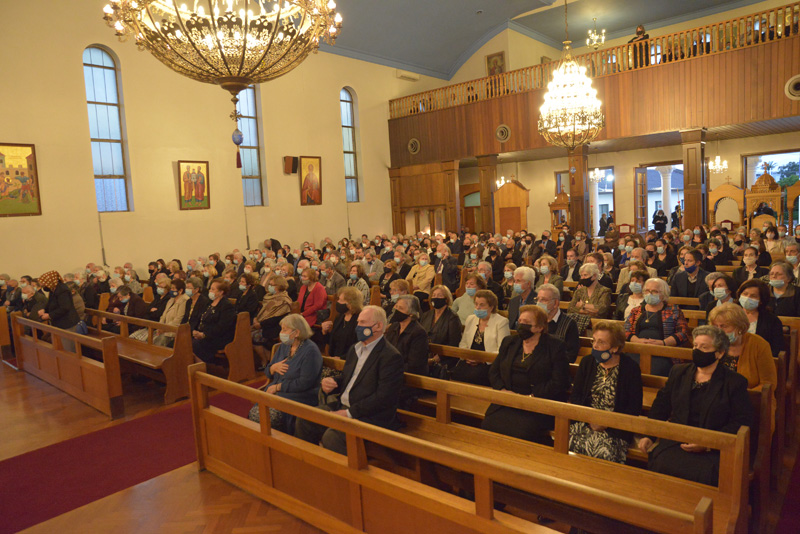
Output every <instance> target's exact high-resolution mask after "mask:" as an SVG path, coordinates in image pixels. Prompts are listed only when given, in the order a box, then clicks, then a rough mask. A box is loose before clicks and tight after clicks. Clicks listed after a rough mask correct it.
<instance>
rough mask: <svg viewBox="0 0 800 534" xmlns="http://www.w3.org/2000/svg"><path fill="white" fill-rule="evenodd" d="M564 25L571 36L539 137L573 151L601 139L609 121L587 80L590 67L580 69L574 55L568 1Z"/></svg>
mask: <svg viewBox="0 0 800 534" xmlns="http://www.w3.org/2000/svg"><path fill="white" fill-rule="evenodd" d="M564 24H565V26H566V34H567V40H566V41H564V55H563V57H562V59H561V64H560V65H559V66H558V68H557V69H556V70H555V71H553V79H552V80H551V81H550V83H548V84H547V93H546V94H545V95H544V104H543V105H542V107H541V108H540V109H539V111H540V115H539V133H540V134H542V137H544V138H545V140H546V141H547V142H548V143H550V144H551V145H556V146H563V147H565V148H568V149H570V150H573V149H574V148H575V147H577V146H581V145H585V144H587V143H590V142H591V141H592V140H594V139H595V138H597V136H598V135H599V134H600V129H601V128H603V126H605V117H604V116H603V112H602V110H601V109H600V108H601V105H602V104H601V103H600V100H599V99H598V98H597V91H596V90H595V89H594V88H593V87H592V81H591V80H590V79H589V77H588V76H586V67H581V66H579V65H578V63H577V62H576V61H575V59H573V57H572V53H571V52H570V44H572V41H570V40H569V26H568V25H567V2H566V0H564Z"/></svg>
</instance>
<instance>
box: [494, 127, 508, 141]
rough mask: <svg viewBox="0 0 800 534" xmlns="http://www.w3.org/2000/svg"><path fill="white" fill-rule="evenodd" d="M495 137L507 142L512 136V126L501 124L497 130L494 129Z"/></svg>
mask: <svg viewBox="0 0 800 534" xmlns="http://www.w3.org/2000/svg"><path fill="white" fill-rule="evenodd" d="M494 137H495V139H497V140H498V141H500V142H501V143H505V142H506V141H508V138H509V137H511V128H509V127H508V126H506V125H505V124H501V125H500V126H498V127H497V130H495V131H494Z"/></svg>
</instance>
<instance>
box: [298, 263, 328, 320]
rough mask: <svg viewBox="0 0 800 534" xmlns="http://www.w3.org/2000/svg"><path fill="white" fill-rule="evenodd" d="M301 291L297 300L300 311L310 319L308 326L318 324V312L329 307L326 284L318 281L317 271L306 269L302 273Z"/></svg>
mask: <svg viewBox="0 0 800 534" xmlns="http://www.w3.org/2000/svg"><path fill="white" fill-rule="evenodd" d="M300 284H301V286H302V287H301V288H300V293H299V294H298V295H297V302H298V303H299V304H300V313H301V314H302V315H303V317H305V318H306V321H308V326H312V327H313V326H314V325H315V324H317V312H318V311H320V310H325V309H327V308H328V293H327V292H326V291H325V286H323V285H322V284H320V283H319V282H318V281H317V271H315V270H314V269H304V270H303V272H302V273H301V274H300Z"/></svg>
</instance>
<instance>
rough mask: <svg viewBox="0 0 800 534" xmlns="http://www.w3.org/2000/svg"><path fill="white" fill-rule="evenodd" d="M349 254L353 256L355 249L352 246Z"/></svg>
mask: <svg viewBox="0 0 800 534" xmlns="http://www.w3.org/2000/svg"><path fill="white" fill-rule="evenodd" d="M350 255H351V256H355V255H356V251H355V249H353V248H351V249H350Z"/></svg>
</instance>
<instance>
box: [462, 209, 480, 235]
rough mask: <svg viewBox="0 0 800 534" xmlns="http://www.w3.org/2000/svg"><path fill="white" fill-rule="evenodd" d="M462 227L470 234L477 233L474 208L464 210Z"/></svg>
mask: <svg viewBox="0 0 800 534" xmlns="http://www.w3.org/2000/svg"><path fill="white" fill-rule="evenodd" d="M463 224H464V226H466V227H467V228H469V231H470V232H477V231H478V227H477V226H475V208H464V222H463Z"/></svg>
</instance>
